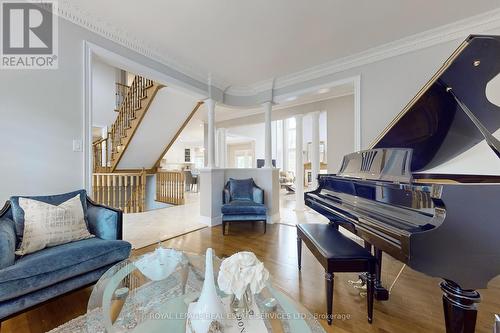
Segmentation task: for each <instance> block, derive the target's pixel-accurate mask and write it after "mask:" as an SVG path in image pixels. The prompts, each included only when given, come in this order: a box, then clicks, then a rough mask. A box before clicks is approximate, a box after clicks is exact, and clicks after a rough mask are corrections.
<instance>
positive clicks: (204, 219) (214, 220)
mask: <svg viewBox="0 0 500 333" xmlns="http://www.w3.org/2000/svg"><path fill="white" fill-rule="evenodd" d="M200 223H203V224H206V225H207V226H209V227H214V226H216V225H219V224H222V215H219V216H215V217H210V216H200Z"/></svg>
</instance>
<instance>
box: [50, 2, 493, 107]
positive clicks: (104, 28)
mask: <svg viewBox="0 0 500 333" xmlns="http://www.w3.org/2000/svg"><path fill="white" fill-rule="evenodd" d="M58 3H59V5H58V15H59V16H60V17H62V18H64V19H66V20H68V21H70V22H72V23H74V24H76V25H78V26H81V27H83V28H85V29H87V30H90V31H92V32H94V33H96V34H98V35H100V36H102V37H104V38H106V39H108V40H111V41H113V42H115V43H117V44H119V45H121V46H124V47H126V48H128V49H130V50H133V51H135V52H137V53H139V54H141V55H143V56H145V57H148V58H150V59H152V60H155V61H157V62H159V63H160V64H162V65H165V66H167V67H169V68H171V69H172V70H174V71H177V72H179V73H181V74H183V75H186V76H188V77H190V78H191V79H193V80H196V81H199V82H202V83H205V84H207V83H208V84H207V86H208V85H210V86H213V87H216V88H218V89H220V91H221V92H223V95H231V96H233V97H235V98H237V97H244V98H249V97H256V96H258V95H260V94H262V93H265V92H269V91H271V96H272V95H273V94H272V91H274V90H276V89H282V88H286V87H289V86H295V85H301V84H302V85H304V84H306V82H307V81H311V80H314V79H317V78H321V77H325V76H328V75H332V74H335V73H338V72H342V71H346V70H349V69H352V68H356V67H359V66H363V65H367V64H370V63H374V62H377V61H381V60H384V59H388V58H391V57H395V56H398V55H402V54H405V53H409V52H413V51H417V50H421V49H424V48H428V47H431V46H433V45H437V44H441V43H445V42H449V41H452V40H456V39H460V38H465V37H466V36H468V35H470V34H477V33H484V32H486V31H489V30H492V29H495V28H499V27H500V9H495V10H492V11H488V12H485V13H482V14H479V15H475V16H472V17H469V18H467V19H463V20H460V21H456V22H453V23H450V24H447V25H443V26H440V27H437V28H434V29H431V30H427V31H425V32H422V33H418V34H415V35H412V36H409V37H405V38H402V39H399V40H396V41H393V42H390V43H386V44H383V45H380V46H377V47H374V48H371V49H368V50H366V51H363V52H360V53H357V54H353V55H350V56H347V57H344V58H340V59H336V60H333V61H330V62H327V63H324V64H321V65H317V66H313V67H310V68H308V69H305V70H302V71H298V72H295V73H291V74H288V75H284V76H281V77H277V78H274V79H268V80H264V81H260V82H257V83H255V84H252V85H250V86H231V85H230V84H229V82H227V81H225V80H223V79H222V78H219V77H216V76H214V75H213V74H211V73H208V72H205V71H204V70H202V69H200V68H194V67H193V66H190V65H188V64H185V63H183V61H182V60H181V59H176V58H174V57H172V56H170V55H166V54H165V52H163V51H160V50H159V49H158V48H156V47H154V46H151V45H146V44H145V43H144V41H143V40H141V39H140V38H138V37H137V36H133V35H131V34H130V33H128V32H125V31H124V30H121V29H119V28H116V27H113V26H111V25H110V24H108V23H106V22H104V21H103V20H100V19H98V18H95V17H93V16H92V15H90V14H89V13H87V12H85V11H84V10H82V9H81V8H79V7H78V6H76V5H74V4H72V3H71V2H70V1H68V0H59V2H58Z"/></svg>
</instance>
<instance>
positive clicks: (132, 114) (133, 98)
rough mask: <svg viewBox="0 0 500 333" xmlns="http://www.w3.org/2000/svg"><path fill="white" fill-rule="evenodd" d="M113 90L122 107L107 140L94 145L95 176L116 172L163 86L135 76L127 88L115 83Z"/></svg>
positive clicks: (104, 139) (96, 142) (98, 141)
mask: <svg viewBox="0 0 500 333" xmlns="http://www.w3.org/2000/svg"><path fill="white" fill-rule="evenodd" d="M116 87H117V93H116V96H117V101H118V99H122V100H121V102H120V103H121V104H120V107H119V109H118V110H117V111H118V114H117V116H116V120H115V122H114V123H113V124H112V125H111V126H110V129H109V131H108V135H107V137H106V138H103V139H102V140H97V141H95V142H94V143H93V151H94V172H113V171H115V169H116V167H117V165H118V163H119V161H120V159H121V157H122V155H123V152H124V151H125V150H126V148H127V146H128V144H129V143H130V141H131V139H132V137H133V135H134V134H135V131H136V130H137V128H138V126H139V124H140V122H141V121H142V119H143V118H144V115H145V114H146V111H147V109H148V108H149V105H150V104H151V101H152V100H153V98H154V96H155V95H156V93H157V91H158V90H159V89H160V88H162V87H163V85H160V84H157V83H155V82H154V81H152V80H149V79H146V78H144V77H142V76H139V75H136V76H135V77H134V81H133V82H132V84H131V85H130V86H126V85H123V84H120V83H117V84H116ZM119 95H120V96H122V95H123V98H122V97H118V96H119Z"/></svg>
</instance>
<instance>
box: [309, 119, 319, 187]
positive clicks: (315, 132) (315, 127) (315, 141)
mask: <svg viewBox="0 0 500 333" xmlns="http://www.w3.org/2000/svg"><path fill="white" fill-rule="evenodd" d="M311 116H312V131H311V133H312V145H311V146H312V147H311V150H312V151H311V171H312V187H313V188H317V187H318V175H319V169H320V162H319V111H316V112H313V113H311Z"/></svg>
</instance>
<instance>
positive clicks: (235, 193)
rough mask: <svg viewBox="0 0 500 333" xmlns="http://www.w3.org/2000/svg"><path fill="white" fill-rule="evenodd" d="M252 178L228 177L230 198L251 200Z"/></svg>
mask: <svg viewBox="0 0 500 333" xmlns="http://www.w3.org/2000/svg"><path fill="white" fill-rule="evenodd" d="M253 184H254V182H253V178H248V179H233V178H229V193H230V194H231V200H253Z"/></svg>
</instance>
